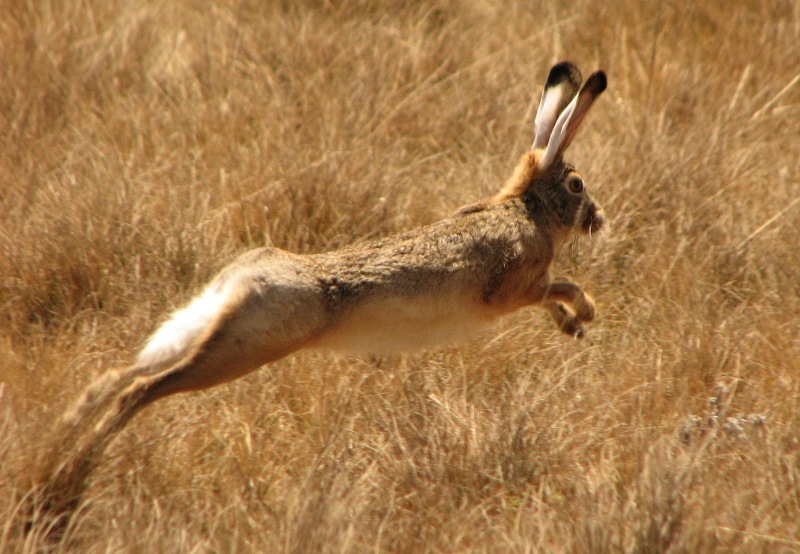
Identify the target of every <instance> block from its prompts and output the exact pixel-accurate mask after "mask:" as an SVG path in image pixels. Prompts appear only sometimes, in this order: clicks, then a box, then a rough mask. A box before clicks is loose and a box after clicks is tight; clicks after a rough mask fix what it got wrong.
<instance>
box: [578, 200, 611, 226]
mask: <svg viewBox="0 0 800 554" xmlns="http://www.w3.org/2000/svg"><path fill="white" fill-rule="evenodd" d="M605 222H606V214H605V212H604V211H603V208H601V207H600V206H598V205H597V204H595V203H592V204H590V205H589V209H588V210H587V213H586V219H585V220H584V222H583V229H584V230H585V231H586V232H587V233H596V232H598V231H599V230H600V229H602V228H603V224H605Z"/></svg>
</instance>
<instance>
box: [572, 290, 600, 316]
mask: <svg viewBox="0 0 800 554" xmlns="http://www.w3.org/2000/svg"><path fill="white" fill-rule="evenodd" d="M581 292H582V291H581ZM573 308H574V310H575V317H577V318H578V321H582V322H586V323H588V322H589V321H592V320H594V316H595V314H596V310H595V307H594V300H592V297H591V296H589V295H588V294H586V293H585V292H583V294H582V295H581V296H580V297H578V298H577V299H576V300H575V303H574V304H573Z"/></svg>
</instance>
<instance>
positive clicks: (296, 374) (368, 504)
mask: <svg viewBox="0 0 800 554" xmlns="http://www.w3.org/2000/svg"><path fill="white" fill-rule="evenodd" d="M506 4H507V5H505V6H496V5H495V3H492V2H484V1H481V0H471V1H466V2H464V1H455V0H453V1H447V0H440V1H437V0H420V1H418V2H411V3H401V2H384V3H381V5H380V6H378V5H377V3H373V2H368V1H366V0H360V1H359V0H350V1H348V0H342V1H336V2H319V1H316V2H315V1H311V0H308V1H305V2H256V1H249V0H238V1H234V0H230V1H227V2H226V1H225V0H212V1H211V2H199V1H196V0H185V1H183V2H156V1H143V2H123V1H107V0H103V1H99V0H97V1H95V0H86V1H83V2H66V1H63V0H49V1H48V0H37V1H35V2H29V1H25V0H11V1H7V2H3V3H2V4H0V60H1V61H0V68H2V72H3V74H2V76H1V77H0V131H2V132H0V142H1V143H2V144H0V169H2V171H0V307H2V310H0V341H1V342H0V356H2V358H1V359H0V513H2V515H3V522H4V524H3V526H2V527H1V528H0V550H2V551H4V552H32V551H36V550H39V549H44V548H51V549H54V550H55V551H81V552H110V551H113V552H119V551H123V552H198V551H199V552H206V551H208V552H228V551H231V552H233V551H239V552H247V551H256V552H275V551H291V552H314V551H326V552H361V551H376V552H378V551H385V552H422V551H430V552H471V551H520V552H523V551H524V552H529V551H543V552H544V551H546V552H552V551H565V552H587V551H592V552H602V551H613V552H617V551H622V550H625V551H632V552H661V551H670V552H698V551H710V550H722V551H730V550H736V551H746V552H764V551H770V552H779V551H787V552H788V551H796V550H798V549H800V445H798V438H797V437H798V435H800V394H799V391H800V339H798V337H799V336H800V315H798V314H800V249H798V244H800V202H799V201H798V198H800V185H799V184H798V175H800V155H798V148H797V146H798V143H800V133H799V132H798V127H797V120H798V119H799V118H800V83H798V79H799V78H800V74H798V68H800V46H798V41H797V37H798V36H800V4H798V2H796V1H794V0H781V1H778V0H774V1H755V0H754V1H741V2H723V1H721V0H720V1H718V2H716V1H714V2H701V3H698V2H690V1H688V0H674V1H667V2H662V3H655V2H653V3H649V2H648V3H639V4H630V3H629V2H625V1H622V0H612V1H610V2H598V3H594V2H588V1H587V2H579V3H576V4H578V5H576V6H571V7H568V6H566V5H561V4H559V3H548V2H510V1H509V2H507V3H506ZM563 58H568V59H571V60H573V61H575V62H577V63H578V64H579V65H580V66H581V67H583V68H584V69H585V70H586V71H588V70H591V69H593V68H595V67H603V68H604V69H606V70H607V72H608V74H609V78H610V88H609V92H608V93H606V95H604V96H603V97H602V98H601V100H600V101H599V102H598V105H597V106H596V107H595V108H594V110H593V113H592V114H591V116H590V118H589V120H588V121H587V124H586V125H584V129H583V130H582V132H581V133H580V135H579V137H578V139H577V140H576V143H575V145H574V146H573V147H572V149H571V150H572V152H571V156H570V158H571V160H572V161H573V162H575V163H576V164H577V165H578V166H579V168H580V169H581V170H582V171H583V173H584V174H585V175H586V176H587V182H589V183H591V185H590V186H591V187H592V189H593V191H594V193H595V195H596V196H597V198H598V199H599V200H600V201H601V202H602V203H603V204H604V206H605V208H606V211H607V212H608V215H609V217H610V220H611V222H612V225H613V228H612V230H611V232H610V233H608V234H606V235H605V236H603V237H601V238H600V239H599V240H595V241H592V242H582V243H580V244H578V245H577V246H576V247H575V248H572V249H570V250H569V251H568V252H565V253H564V255H563V256H562V258H561V259H560V260H559V266H558V269H559V270H560V272H561V273H564V274H568V275H572V276H574V277H576V278H577V279H578V280H579V281H580V282H581V283H582V284H583V285H584V286H585V287H586V289H587V290H589V291H591V292H593V293H594V294H595V296H596V298H597V300H598V307H599V310H600V315H599V320H598V321H597V322H596V323H594V324H593V325H592V329H591V331H590V337H589V338H588V339H587V340H586V341H582V342H576V341H570V340H568V339H566V338H565V337H563V336H561V335H559V334H558V333H557V332H556V331H555V329H553V326H552V324H551V323H550V322H549V321H547V319H546V318H545V317H544V316H542V315H541V314H540V313H538V312H535V311H527V312H523V313H520V314H518V315H516V316H514V317H512V318H509V319H508V320H507V321H505V322H504V323H503V324H502V326H500V327H498V328H497V329H496V330H495V332H494V333H491V334H488V335H486V336H485V337H484V338H483V339H482V340H480V341H478V342H476V343H472V344H467V345H463V346H457V347H450V348H444V349H441V350H436V351H432V352H427V353H424V354H420V355H414V356H410V355H409V356H397V357H384V358H369V357H365V358H354V359H338V358H334V357H329V356H325V355H318V354H301V355H297V356H292V357H290V358H287V359H286V360H283V361H282V362H280V363H277V364H274V365H272V366H270V367H267V368H264V369H262V370H261V371H260V372H257V373H256V374H253V375H251V376H249V377H247V378H245V379H242V380H240V381H238V382H234V383H232V384H230V385H227V386H224V387H220V388H218V389H214V390H211V391H209V392H206V393H197V394H190V395H183V396H178V397H175V398H171V399H169V400H166V401H164V402H161V403H159V404H156V405H155V406H153V407H151V408H150V409H148V410H147V412H146V413H144V414H143V415H142V416H140V417H138V418H137V419H136V420H135V421H134V422H133V424H132V425H131V426H130V427H129V428H128V429H127V430H126V431H125V432H124V433H123V434H122V435H121V436H120V437H119V438H118V440H116V441H115V442H114V443H113V444H112V445H111V448H110V449H109V451H108V453H107V455H106V457H105V458H104V463H103V465H102V467H101V468H99V471H98V472H97V473H96V474H95V475H94V478H93V480H92V482H91V486H90V487H89V489H88V491H87V494H86V496H85V498H84V502H83V503H82V504H81V506H80V509H79V511H78V513H77V515H76V517H75V518H73V520H72V521H71V522H70V524H69V526H68V528H67V530H66V533H65V535H64V536H63V538H62V539H61V541H60V542H59V543H57V544H47V543H46V542H45V540H44V539H43V535H44V528H45V527H46V525H47V518H46V517H45V516H44V515H42V518H41V521H40V525H39V526H38V527H36V528H34V532H33V533H31V534H29V535H27V536H26V535H25V534H24V533H23V529H22V526H21V525H20V516H21V514H20V509H19V506H21V505H22V500H23V496H24V495H25V494H26V491H25V490H24V489H20V488H18V487H17V483H19V482H21V480H20V475H23V474H24V473H25V472H26V470H27V469H29V464H30V461H31V460H32V459H33V458H34V457H36V456H37V454H38V453H39V452H41V450H42V449H43V448H44V446H45V445H44V444H43V442H44V438H43V437H46V436H47V431H48V430H49V429H50V428H52V425H53V422H54V421H55V420H56V418H57V417H58V416H59V414H60V413H61V412H62V410H63V409H65V408H66V407H67V406H68V405H69V404H70V403H71V401H72V400H73V399H74V398H76V397H77V396H78V395H79V393H80V391H81V389H82V388H83V387H84V386H85V385H86V384H87V383H88V382H89V381H90V380H92V379H93V378H94V377H96V376H97V375H99V374H101V373H102V372H104V371H106V370H108V369H109V368H112V367H116V366H120V365H123V364H125V363H126V362H128V361H130V359H131V357H132V353H133V352H134V351H135V349H136V348H137V347H138V345H140V344H141V342H142V341H143V340H144V338H145V337H146V335H147V333H149V332H150V331H152V330H153V329H154V327H155V326H156V324H157V323H158V322H159V321H160V320H161V318H162V317H163V316H164V314H165V313H166V312H167V311H168V310H169V309H170V308H173V307H175V306H178V305H179V304H181V303H182V302H183V301H185V300H186V299H187V298H189V297H190V296H191V295H192V293H193V292H195V291H196V290H197V288H198V287H199V286H200V285H201V284H202V283H203V282H205V281H206V280H207V279H208V278H209V277H210V276H211V275H213V274H214V273H215V271H216V270H218V269H219V268H220V267H222V265H224V264H225V262H226V261H227V260H229V259H231V258H232V257H233V256H234V255H235V253H237V252H239V251H241V250H243V249H245V248H249V247H252V246H257V245H261V244H264V243H266V242H271V243H274V244H275V245H277V246H280V247H283V248H287V249H290V250H294V251H299V252H312V251H322V250H326V249H330V248H334V247H337V246H340V245H343V244H348V243H351V242H353V241H357V240H360V239H363V238H367V237H375V236H382V235H387V234H389V233H392V232H394V231H397V230H400V229H405V228H408V227H410V226H414V225H418V224H422V223H427V222H430V221H433V220H435V219H437V218H440V217H442V216H444V215H446V214H448V213H450V212H451V211H452V210H454V209H455V208H456V207H458V206H459V205H461V204H464V203H466V202H469V201H472V200H475V199H477V198H479V197H481V196H484V195H487V194H489V193H490V192H493V191H494V190H496V189H497V188H498V187H499V186H500V185H501V184H502V182H503V179H504V178H505V176H506V174H507V173H508V172H509V171H510V170H511V167H512V162H513V160H515V159H516V158H517V156H518V155H519V153H520V152H522V151H523V150H524V148H525V147H527V146H528V144H529V142H530V141H531V138H532V109H533V108H535V102H536V101H537V100H538V94H539V91H540V86H541V83H542V81H543V78H544V76H545V75H546V72H547V69H548V67H549V65H550V64H551V63H552V62H554V61H556V60H559V59H563ZM718 383H722V384H724V385H725V387H726V388H727V392H725V391H724V390H723V389H721V388H718V387H717V384H718ZM709 397H712V398H713V399H714V400H713V401H712V402H709V400H708V399H709ZM739 414H741V416H742V417H741V419H739ZM751 414H753V415H755V414H757V415H759V416H762V418H763V419H759V418H755V417H753V418H751V419H750V420H748V419H747V416H748V415H751ZM693 415H694V416H697V418H696V419H692V418H691V417H690V416H693ZM727 418H732V419H730V420H728V419H727Z"/></svg>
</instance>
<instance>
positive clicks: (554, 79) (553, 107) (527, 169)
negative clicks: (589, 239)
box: [491, 62, 606, 234]
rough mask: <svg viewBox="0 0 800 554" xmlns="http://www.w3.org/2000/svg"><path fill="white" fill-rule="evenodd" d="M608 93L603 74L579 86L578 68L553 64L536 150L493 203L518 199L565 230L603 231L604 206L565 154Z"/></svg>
mask: <svg viewBox="0 0 800 554" xmlns="http://www.w3.org/2000/svg"><path fill="white" fill-rule="evenodd" d="M605 89H606V75H605V73H603V72H602V71H597V72H595V73H593V74H592V75H591V76H590V77H589V79H588V80H587V81H586V83H585V84H584V85H583V87H582V88H581V74H580V72H579V71H578V68H577V67H575V66H574V65H572V64H571V63H569V62H562V63H559V64H557V65H555V66H553V68H552V69H551V70H550V74H549V75H548V77H547V82H546V83H545V87H544V92H543V93H542V100H541V102H540V104H539V109H538V111H537V112H536V119H535V122H534V126H535V131H536V137H535V139H534V141H533V147H532V148H531V150H530V152H527V153H526V154H525V155H524V156H523V157H522V160H521V161H520V163H519V165H518V166H517V168H516V170H515V171H514V175H513V176H512V177H511V179H509V180H508V182H507V183H506V185H505V186H504V187H503V190H502V191H500V193H499V194H497V195H496V196H495V197H494V198H493V199H492V201H491V203H500V202H502V201H503V200H506V199H508V198H513V197H519V198H522V199H523V200H524V201H525V203H526V204H527V205H528V206H529V207H530V209H531V210H532V211H534V212H544V213H546V214H548V216H549V217H548V218H547V219H548V220H550V221H555V222H557V225H558V226H559V227H561V228H564V229H565V230H569V231H572V232H577V233H587V234H588V233H594V232H597V231H599V230H600V229H601V228H602V227H603V224H604V222H605V215H604V213H603V208H602V207H601V206H600V204H598V203H597V201H596V200H595V199H594V198H593V197H592V195H591V194H590V193H589V191H588V190H587V189H586V186H585V185H584V182H583V178H582V177H581V175H580V174H579V173H578V172H577V171H575V167H574V166H572V165H570V164H569V163H567V162H565V161H564V157H563V156H564V151H565V150H566V149H567V147H568V146H569V144H570V143H571V142H572V139H573V138H574V137H575V133H576V131H577V130H578V127H579V126H580V124H581V122H582V121H583V119H584V117H585V116H586V114H587V112H588V111H589V108H590V107H591V105H592V103H593V102H594V100H595V99H596V98H597V97H598V96H599V95H600V94H601V93H602V92H603V91H604V90H605Z"/></svg>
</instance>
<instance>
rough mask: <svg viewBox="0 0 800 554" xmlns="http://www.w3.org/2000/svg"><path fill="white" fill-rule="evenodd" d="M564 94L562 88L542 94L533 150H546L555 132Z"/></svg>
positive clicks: (535, 121)
mask: <svg viewBox="0 0 800 554" xmlns="http://www.w3.org/2000/svg"><path fill="white" fill-rule="evenodd" d="M563 94H564V90H563V88H562V87H553V88H551V89H550V90H547V89H545V90H544V92H542V100H541V101H540V102H539V109H538V110H536V118H535V119H534V120H533V129H534V132H535V136H534V139H533V146H532V147H531V150H536V149H537V148H544V146H545V145H546V144H547V141H548V140H549V139H550V134H551V133H552V132H553V126H554V125H555V124H556V118H557V117H558V114H557V113H556V110H557V109H558V106H559V105H560V104H561V97H562V96H563Z"/></svg>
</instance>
